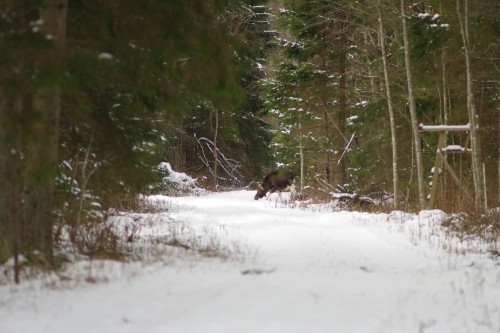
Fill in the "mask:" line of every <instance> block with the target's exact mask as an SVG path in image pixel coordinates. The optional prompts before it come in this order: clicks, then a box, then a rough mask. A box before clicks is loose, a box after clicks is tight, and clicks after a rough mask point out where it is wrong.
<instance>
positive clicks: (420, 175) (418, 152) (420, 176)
mask: <svg viewBox="0 0 500 333" xmlns="http://www.w3.org/2000/svg"><path fill="white" fill-rule="evenodd" d="M401 18H402V21H403V40H404V53H405V67H406V76H407V83H408V101H409V107H410V117H411V127H412V133H413V142H414V144H415V161H416V164H417V182H418V202H419V205H420V209H424V208H425V206H426V203H425V192H424V170H423V169H424V166H423V158H422V145H421V143H420V134H419V128H418V119H417V106H416V103H415V96H414V94H413V80H412V74H411V62H410V43H409V40H408V26H407V22H406V10H405V1H404V0H401Z"/></svg>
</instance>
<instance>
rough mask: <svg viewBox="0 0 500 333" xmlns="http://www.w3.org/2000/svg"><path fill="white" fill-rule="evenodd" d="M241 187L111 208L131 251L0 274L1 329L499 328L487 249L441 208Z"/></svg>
mask: <svg viewBox="0 0 500 333" xmlns="http://www.w3.org/2000/svg"><path fill="white" fill-rule="evenodd" d="M253 196H254V192H252V191H233V192H221V193H208V194H207V193H205V194H203V195H197V196H195V195H191V196H185V197H167V196H160V195H158V196H151V197H147V198H146V200H147V201H148V202H149V204H150V205H151V207H153V208H154V209H153V208H152V209H151V210H150V212H147V213H121V214H117V215H116V216H114V217H113V218H111V219H110V220H109V223H111V224H113V225H114V227H115V228H116V231H117V232H118V233H123V237H124V238H127V239H129V241H130V240H132V241H131V242H129V243H130V245H129V246H130V248H129V250H130V251H131V253H136V255H137V258H138V259H136V260H130V261H128V262H115V261H108V260H93V261H91V260H85V258H80V259H75V260H74V261H72V262H71V263H68V265H67V267H66V268H65V269H63V271H61V272H58V273H57V274H53V275H49V276H43V277H36V278H32V279H29V280H24V282H22V283H21V284H20V285H13V284H11V283H6V282H5V281H4V283H3V285H1V286H0V332H27V333H28V332H29V333H36V332H50V333H57V332H61V333H66V332H73V333H79V332H82V333H83V332H86V333H87V332H95V333H98V332H106V333H108V332H162V333H165V332H176V333H177V332H273V333H275V332H287V333H288V332H300V333H303V332H343V333H345V332H370V333H371V332H398V333H401V332H464V333H465V332H500V266H499V261H498V257H497V258H494V257H492V256H491V255H490V254H489V253H488V251H487V250H488V246H487V245H485V244H483V243H482V242H481V241H477V240H474V239H468V240H466V241H464V240H462V241H460V240H459V239H458V238H456V237H454V236H452V235H449V234H447V233H446V232H444V230H443V229H442V227H441V225H440V223H441V221H442V220H443V219H444V218H446V214H445V213H443V212H441V211H438V210H433V211H422V212H421V213H420V214H407V213H403V212H393V213H391V214H374V213H359V212H346V211H340V212H339V211H333V210H332V207H331V206H329V205H313V204H309V205H307V207H306V205H304V204H303V203H299V202H292V203H286V200H289V198H288V199H287V198H285V203H281V202H279V201H278V200H277V196H276V194H273V195H272V196H271V198H270V200H265V199H263V200H260V201H254V200H253ZM284 197H286V196H284ZM139 259H140V260H139ZM8 269H9V268H8V267H7V266H4V267H3V270H4V271H5V272H6V274H8V272H7V271H8Z"/></svg>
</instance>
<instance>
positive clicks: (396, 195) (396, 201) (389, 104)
mask: <svg viewBox="0 0 500 333" xmlns="http://www.w3.org/2000/svg"><path fill="white" fill-rule="evenodd" d="M381 7H382V2H381V0H378V6H377V10H378V27H379V35H380V48H381V50H382V64H383V67H384V81H385V93H386V97H387V109H388V110H389V122H390V126H391V146H392V184H393V192H394V194H393V195H394V208H398V206H399V191H398V187H399V179H398V146H397V140H396V121H395V119H394V109H393V104H392V94H391V85H390V82H391V81H390V78H389V66H388V65H387V52H386V49H385V32H384V23H383V21H382V8H381Z"/></svg>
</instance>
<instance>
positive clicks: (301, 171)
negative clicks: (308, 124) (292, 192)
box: [299, 115, 304, 193]
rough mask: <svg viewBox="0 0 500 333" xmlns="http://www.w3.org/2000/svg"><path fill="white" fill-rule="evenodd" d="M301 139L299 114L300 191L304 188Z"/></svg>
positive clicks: (302, 145)
mask: <svg viewBox="0 0 500 333" xmlns="http://www.w3.org/2000/svg"><path fill="white" fill-rule="evenodd" d="M302 139H303V135H302V121H301V119H300V115H299V155H300V193H302V191H303V190H304V143H303V141H302Z"/></svg>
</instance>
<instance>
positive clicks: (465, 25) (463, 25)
mask: <svg viewBox="0 0 500 333" xmlns="http://www.w3.org/2000/svg"><path fill="white" fill-rule="evenodd" d="M463 6H464V12H463V16H462V14H461V12H460V0H457V15H458V22H459V24H460V31H461V34H462V41H463V45H464V55H465V68H466V80H467V112H468V115H469V123H470V126H471V131H470V143H471V149H472V175H473V179H474V194H475V196H474V198H475V204H474V206H475V209H476V211H477V212H486V201H485V198H484V193H483V188H484V185H483V174H482V173H483V172H482V167H481V147H480V145H479V133H478V124H477V113H476V104H475V102H474V92H473V90H472V69H471V61H470V47H469V44H470V39H469V14H468V1H467V0H464V2H463Z"/></svg>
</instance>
